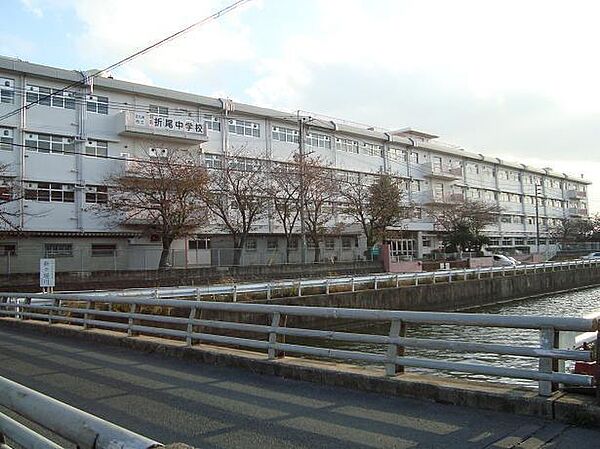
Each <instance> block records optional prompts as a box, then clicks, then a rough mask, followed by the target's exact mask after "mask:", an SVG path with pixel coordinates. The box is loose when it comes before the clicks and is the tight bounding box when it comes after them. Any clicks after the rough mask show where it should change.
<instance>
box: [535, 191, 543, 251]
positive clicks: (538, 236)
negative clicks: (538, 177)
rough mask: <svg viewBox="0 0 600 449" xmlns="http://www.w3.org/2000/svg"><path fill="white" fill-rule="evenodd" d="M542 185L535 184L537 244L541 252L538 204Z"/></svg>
mask: <svg viewBox="0 0 600 449" xmlns="http://www.w3.org/2000/svg"><path fill="white" fill-rule="evenodd" d="M541 190H542V186H541V185H539V184H536V185H535V242H536V246H537V252H538V254H539V252H540V211H539V204H538V196H539V195H540V193H541Z"/></svg>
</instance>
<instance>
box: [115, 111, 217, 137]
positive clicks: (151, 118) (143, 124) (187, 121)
mask: <svg viewBox="0 0 600 449" xmlns="http://www.w3.org/2000/svg"><path fill="white" fill-rule="evenodd" d="M117 120H118V121H117V123H118V133H119V134H122V135H133V136H146V137H148V138H152V137H160V138H167V139H170V140H173V141H177V142H181V143H190V144H197V143H203V142H206V141H207V140H208V137H207V136H206V127H205V126H204V122H199V121H196V120H194V119H191V118H189V117H188V118H186V117H170V116H162V115H158V114H150V113H148V112H134V111H124V112H121V113H120V114H119V115H118V118H117Z"/></svg>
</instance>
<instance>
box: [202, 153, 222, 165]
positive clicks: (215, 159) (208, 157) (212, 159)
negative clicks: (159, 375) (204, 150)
mask: <svg viewBox="0 0 600 449" xmlns="http://www.w3.org/2000/svg"><path fill="white" fill-rule="evenodd" d="M204 165H206V167H207V168H221V156H219V155H218V154H205V155H204Z"/></svg>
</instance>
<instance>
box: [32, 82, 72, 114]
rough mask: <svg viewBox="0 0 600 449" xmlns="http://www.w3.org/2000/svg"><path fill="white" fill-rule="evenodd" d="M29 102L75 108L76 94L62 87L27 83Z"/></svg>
mask: <svg viewBox="0 0 600 449" xmlns="http://www.w3.org/2000/svg"><path fill="white" fill-rule="evenodd" d="M26 89H27V95H26V99H27V102H28V103H38V104H41V105H43V106H52V107H54V108H62V109H75V94H74V93H73V92H69V91H66V90H65V91H63V90H62V89H51V88H50V87H41V86H30V85H27V88H26Z"/></svg>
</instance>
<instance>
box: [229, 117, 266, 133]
mask: <svg viewBox="0 0 600 449" xmlns="http://www.w3.org/2000/svg"><path fill="white" fill-rule="evenodd" d="M229 132H230V133H232V134H238V135H240V136H250V137H260V125H259V124H258V123H255V122H248V121H246V120H238V119H235V120H234V119H230V120H229Z"/></svg>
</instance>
